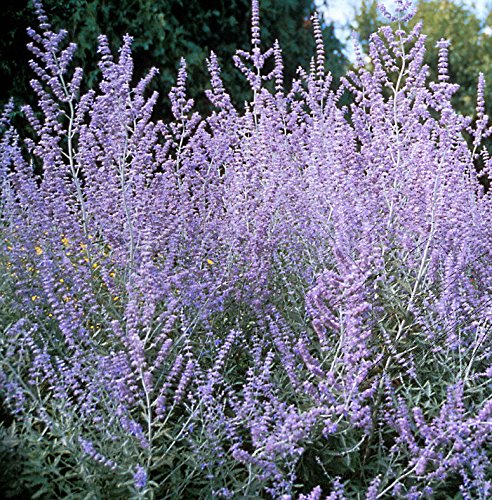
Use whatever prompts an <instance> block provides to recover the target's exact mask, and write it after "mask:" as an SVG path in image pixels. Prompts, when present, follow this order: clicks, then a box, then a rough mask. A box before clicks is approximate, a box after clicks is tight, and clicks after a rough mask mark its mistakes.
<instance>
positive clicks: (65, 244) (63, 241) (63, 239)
mask: <svg viewBox="0 0 492 500" xmlns="http://www.w3.org/2000/svg"><path fill="white" fill-rule="evenodd" d="M61 242H62V244H63V245H64V246H66V247H68V245H69V244H70V241H69V240H68V238H67V237H66V236H63V237H62V239H61Z"/></svg>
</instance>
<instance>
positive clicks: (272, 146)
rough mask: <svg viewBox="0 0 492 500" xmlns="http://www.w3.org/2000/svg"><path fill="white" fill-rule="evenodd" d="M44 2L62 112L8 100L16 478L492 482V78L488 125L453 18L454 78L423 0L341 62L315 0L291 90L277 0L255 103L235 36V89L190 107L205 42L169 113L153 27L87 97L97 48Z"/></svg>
mask: <svg viewBox="0 0 492 500" xmlns="http://www.w3.org/2000/svg"><path fill="white" fill-rule="evenodd" d="M37 13H38V16H39V21H40V30H39V31H34V30H31V32H30V34H31V37H32V39H33V43H32V45H31V50H32V52H33V54H34V56H35V60H34V61H33V63H32V67H33V69H34V70H35V72H36V75H37V80H35V81H33V84H32V86H33V90H34V92H35V93H36V95H37V96H38V103H39V109H40V110H41V111H42V115H43V118H42V119H41V120H39V119H38V118H37V117H36V114H35V113H34V112H33V110H32V109H30V108H28V107H25V108H24V109H23V112H24V114H25V116H26V117H27V119H28V120H29V121H30V124H31V127H32V129H33V131H34V133H35V136H33V137H32V138H20V137H19V136H18V134H17V133H16V131H15V130H14V129H13V127H11V126H10V125H9V118H8V116H9V112H10V111H11V109H7V110H6V112H5V114H4V117H3V119H2V127H3V139H2V143H1V149H0V155H1V163H0V165H1V170H0V180H1V186H2V187H1V190H2V198H1V200H2V204H1V224H2V225H1V228H2V229H1V237H2V244H1V255H0V263H1V266H2V275H3V276H4V277H5V279H4V280H3V283H2V294H1V295H0V298H1V299H0V300H1V302H0V315H1V323H2V326H3V328H2V330H3V332H2V335H1V337H0V352H1V357H0V384H1V385H0V387H1V392H2V395H3V397H4V399H5V406H6V410H8V413H9V414H10V416H7V417H5V425H4V429H3V430H2V439H3V441H4V444H3V445H2V448H0V452H1V453H2V456H6V457H16V459H15V460H16V461H17V464H19V467H17V468H15V471H14V470H12V474H15V485H16V487H17V489H18V488H19V487H20V486H21V487H22V488H24V491H25V492H31V493H32V495H33V497H44V498H58V497H63V498H65V497H73V498H195V497H196V498H212V497H221V496H222V497H235V498H269V497H273V498H291V497H298V498H311V499H318V498H321V497H322V496H323V497H325V496H326V495H330V496H329V498H333V499H336V498H362V497H364V496H366V497H367V498H385V497H389V496H398V497H406V498H425V497H432V496H433V497H439V496H441V497H442V496H446V497H450V498H452V497H460V495H461V496H462V497H465V498H489V497H490V496H491V488H492V485H491V461H490V460H491V456H492V453H491V452H492V449H491V439H490V438H491V422H492V391H491V389H492V386H491V382H490V380H491V376H492V367H491V355H492V350H491V348H492V345H491V334H490V322H491V320H492V301H491V298H492V275H491V272H490V262H491V257H492V255H491V252H492V250H491V249H492V245H491V242H492V239H491V237H492V234H491V232H492V229H491V227H490V220H491V202H492V198H491V196H492V195H491V194H490V193H484V192H483V189H482V188H481V184H480V182H479V179H478V176H477V173H476V172H475V170H474V168H473V157H474V155H475V154H476V152H477V151H480V148H479V146H480V143H481V141H482V139H483V138H484V137H486V136H487V135H489V134H490V131H491V128H490V127H489V125H488V117H487V116H485V115H484V113H483V88H484V81H483V78H479V83H478V105H477V114H478V120H477V121H476V122H473V123H472V120H470V119H468V118H466V117H463V116H461V115H459V114H457V113H456V112H455V111H454V110H453V108H452V106H451V104H450V102H451V97H452V95H453V93H454V92H456V85H453V84H452V83H450V82H449V81H448V75H447V50H448V46H447V43H446V42H445V41H441V42H439V47H440V51H439V53H440V56H439V71H438V79H437V81H429V79H428V69H427V68H426V67H425V66H423V64H422V61H423V55H424V50H425V49H424V39H425V36H424V35H422V34H421V27H420V25H417V26H416V27H415V28H413V29H412V31H410V32H406V31H405V30H404V28H403V25H404V23H405V22H406V20H408V18H409V17H410V16H411V12H410V7H409V5H408V2H404V1H403V0H401V1H400V2H397V11H396V14H395V16H396V20H398V21H399V23H398V25H399V27H398V29H397V30H395V31H394V30H393V29H391V28H390V27H388V26H383V27H382V28H380V29H379V31H378V33H376V34H374V35H373V36H372V38H371V44H370V54H371V58H372V63H373V67H374V70H373V71H368V70H366V69H364V66H363V65H362V63H360V64H359V65H358V69H357V70H356V71H355V72H352V73H350V74H348V75H347V76H346V78H345V79H343V81H342V85H341V86H340V87H339V88H332V78H331V76H330V74H326V73H325V69H324V51H323V43H322V40H321V33H320V27H319V23H318V22H317V19H316V18H313V26H314V36H315V39H316V43H317V52H316V55H315V58H314V59H313V62H312V65H311V70H310V72H309V73H306V72H304V71H302V70H300V71H299V79H298V80H296V81H295V82H294V84H293V86H292V89H291V90H288V91H286V90H285V89H284V85H283V65H282V64H283V63H282V53H281V49H280V47H279V46H278V45H277V44H276V45H274V46H273V47H272V48H271V49H268V50H267V51H265V52H264V51H263V50H262V49H261V45H260V34H259V13H258V2H257V1H253V19H252V47H251V50H250V51H249V52H248V51H242V50H241V51H238V52H237V56H236V59H235V62H236V65H237V66H238V68H239V69H240V70H241V71H242V72H243V73H244V75H245V77H246V79H247V81H248V82H249V85H250V87H251V96H252V97H251V101H250V102H249V104H248V105H247V106H246V107H245V109H244V110H240V109H236V108H235V107H234V106H233V104H232V102H231V99H230V96H229V94H228V93H227V90H226V89H225V88H224V86H223V84H222V81H221V77H220V68H219V66H218V64H217V59H216V57H215V55H214V54H211V55H210V58H209V60H208V67H209V71H210V78H211V83H212V89H211V90H210V91H209V92H208V93H207V95H208V98H209V99H210V101H211V103H212V104H213V105H214V107H215V111H214V112H212V113H211V114H210V115H209V116H199V115H198V114H197V113H193V102H192V100H190V99H189V98H188V97H187V93H186V77H187V74H186V64H185V62H184V61H183V62H182V63H181V69H180V71H179V74H178V78H177V83H176V85H175V87H174V88H173V90H172V91H171V93H170V95H169V98H170V102H171V104H172V110H173V114H174V121H173V122H172V123H163V122H160V121H157V122H156V121H152V119H151V114H152V110H153V106H154V103H155V102H156V99H157V96H156V94H155V93H154V94H152V95H150V96H149V95H148V94H147V93H146V91H145V89H146V86H147V84H148V83H149V81H150V79H151V78H152V76H153V74H154V70H151V71H150V73H149V75H148V76H147V77H146V78H144V79H143V80H142V81H140V82H134V81H133V78H132V75H133V61H132V55H131V38H130V37H126V38H125V39H124V41H123V45H122V47H121V49H120V50H119V55H118V57H117V58H115V57H114V56H113V55H112V53H111V49H110V47H109V44H108V42H107V40H106V38H105V37H103V36H101V37H100V39H99V47H98V52H99V55H100V70H101V74H102V78H101V81H100V84H99V88H98V90H97V91H90V92H88V93H85V94H83V95H80V92H79V88H80V82H81V79H82V70H81V69H78V68H76V69H72V68H71V66H70V60H71V57H72V55H73V52H74V50H75V47H74V46H72V45H67V44H66V42H65V34H64V33H63V32H61V33H54V32H52V31H51V28H50V25H49V24H48V21H47V19H46V16H45V14H44V12H43V10H42V8H41V6H40V5H39V4H37ZM393 20H394V19H393ZM267 59H271V60H272V61H273V65H272V67H273V70H272V71H271V72H270V73H269V74H266V73H265V64H266V61H267ZM267 80H272V82H273V84H274V88H275V90H274V91H273V92H269V91H267V90H265V87H264V84H265V82H266V81H267ZM383 90H384V92H383ZM388 90H389V96H388V93H387V91H388ZM345 91H347V92H350V93H351V95H352V97H353V101H354V104H352V105H350V107H344V106H342V105H341V104H339V101H340V99H341V96H342V94H343V93H344V92H345ZM464 131H468V132H469V133H470V134H471V135H472V137H473V138H474V144H473V145H472V147H471V149H470V148H469V147H468V145H467V143H466V141H465V139H464V138H463V133H464ZM483 154H484V155H485V156H484V164H485V169H484V170H483V171H482V172H481V175H490V167H491V160H490V159H489V158H488V157H487V156H486V153H483ZM487 214H489V215H487ZM7 484H8V483H7ZM10 484H11V485H12V484H13V481H12V482H11V483H10ZM14 489H15V488H13V486H11V487H10V490H12V491H13V490H14ZM14 493H15V492H14ZM12 494H13V493H12Z"/></svg>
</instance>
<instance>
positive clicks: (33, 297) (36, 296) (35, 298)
mask: <svg viewBox="0 0 492 500" xmlns="http://www.w3.org/2000/svg"><path fill="white" fill-rule="evenodd" d="M38 299H39V295H33V296H32V297H31V300H32V301H33V302H34V301H35V300H38Z"/></svg>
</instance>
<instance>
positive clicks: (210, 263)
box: [207, 259, 215, 266]
mask: <svg viewBox="0 0 492 500" xmlns="http://www.w3.org/2000/svg"><path fill="white" fill-rule="evenodd" d="M207 264H209V265H210V266H213V265H214V264H215V262H214V261H213V260H212V259H207Z"/></svg>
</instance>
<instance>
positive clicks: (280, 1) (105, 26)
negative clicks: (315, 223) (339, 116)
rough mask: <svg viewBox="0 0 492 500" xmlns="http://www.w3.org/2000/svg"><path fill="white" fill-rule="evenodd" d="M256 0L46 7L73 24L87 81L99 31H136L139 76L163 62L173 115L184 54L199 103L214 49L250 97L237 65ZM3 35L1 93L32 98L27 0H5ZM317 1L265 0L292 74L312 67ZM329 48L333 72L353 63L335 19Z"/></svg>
mask: <svg viewBox="0 0 492 500" xmlns="http://www.w3.org/2000/svg"><path fill="white" fill-rule="evenodd" d="M250 3H251V2H250V0H207V2H203V1H199V0H138V1H137V0H44V5H45V9H46V11H47V13H48V15H49V17H50V19H51V22H52V24H53V26H54V28H56V29H62V28H63V29H67V30H68V31H69V37H70V39H71V40H72V41H75V42H76V43H77V45H78V52H77V56H76V57H77V59H76V63H77V64H78V65H79V66H81V67H83V68H84V70H85V72H86V82H87V84H88V85H89V86H92V85H94V84H95V82H96V80H97V73H98V70H97V54H96V51H95V47H96V42H97V36H98V35H99V34H101V33H103V34H106V35H107V36H108V37H109V40H110V43H111V45H112V47H114V48H115V49H116V48H117V47H119V45H120V43H121V37H122V36H123V35H125V34H126V33H128V34H130V35H132V36H133V37H134V45H133V49H134V55H135V57H134V60H135V61H136V63H137V65H138V66H137V67H136V76H137V77H138V76H141V75H142V74H143V73H144V72H145V71H146V70H148V69H149V68H150V67H151V66H156V67H158V68H159V71H160V73H159V76H158V77H157V78H156V79H155V80H154V82H153V84H152V85H153V89H154V90H158V91H159V92H160V99H161V102H160V107H161V110H162V111H163V115H168V114H169V111H170V108H169V105H168V104H167V102H166V101H167V92H168V91H169V90H170V87H171V85H172V84H173V82H174V81H175V78H176V73H177V66H178V63H179V60H180V58H181V57H184V58H185V59H186V61H187V65H188V70H189V80H188V81H189V91H190V94H191V96H192V97H194V98H195V100H196V103H197V107H198V109H200V110H202V111H203V110H204V109H205V108H206V107H207V106H208V102H207V100H206V98H205V96H204V94H203V90H204V89H205V88H207V85H208V72H207V70H206V64H205V59H206V58H207V57H208V56H209V54H210V51H211V50H213V51H214V52H215V53H216V54H217V56H218V57H219V61H220V63H221V64H222V66H223V80H224V83H225V85H226V88H227V89H228V90H229V91H230V93H231V95H232V97H233V100H234V101H235V102H236V104H242V102H243V101H244V100H245V99H248V98H249V97H250V96H249V94H248V87H247V84H246V83H245V82H244V81H243V78H242V75H241V74H240V73H239V71H238V70H236V69H235V68H234V65H233V62H232V56H233V55H234V53H235V51H236V49H240V48H242V49H247V48H249V44H250V41H249V40H250V14H251V5H250ZM2 4H3V14H2V16H1V18H0V19H1V26H2V37H1V38H0V82H1V88H0V91H1V93H0V99H1V101H2V102H3V103H5V101H6V100H7V99H8V98H9V97H10V96H12V97H14V98H15V99H16V101H18V102H20V103H22V102H29V101H30V99H31V90H30V86H29V79H30V78H31V76H32V74H31V72H30V69H29V67H28V64H27V62H28V60H29V58H30V54H29V52H28V51H27V49H26V47H25V45H26V43H27V41H28V39H27V36H26V28H27V27H28V26H29V25H35V18H34V15H33V11H32V7H31V5H30V1H29V0H4V2H2ZM315 8H316V6H315V3H314V1H313V0H263V1H262V2H261V29H262V37H263V43H264V45H265V46H266V47H269V46H271V45H272V44H273V42H274V40H275V39H276V38H278V40H279V42H280V46H281V48H282V50H283V52H284V55H285V56H286V57H285V61H284V64H285V74H286V80H287V81H289V80H291V79H292V78H293V77H294V75H295V71H296V69H297V67H298V66H303V67H307V66H308V65H309V61H310V58H311V56H312V55H313V54H314V37H313V34H312V30H311V25H310V24H311V23H310V21H309V18H310V16H311V14H312V13H313V11H314V10H315ZM323 34H324V41H325V46H326V50H327V59H326V66H327V68H329V69H330V70H331V71H332V73H333V75H334V76H335V78H337V77H338V76H340V75H341V74H342V73H343V72H344V69H345V65H346V63H347V61H346V58H345V56H344V55H343V52H342V49H343V44H342V42H341V41H340V40H338V39H337V38H336V36H335V34H334V30H333V25H331V24H324V25H323Z"/></svg>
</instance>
